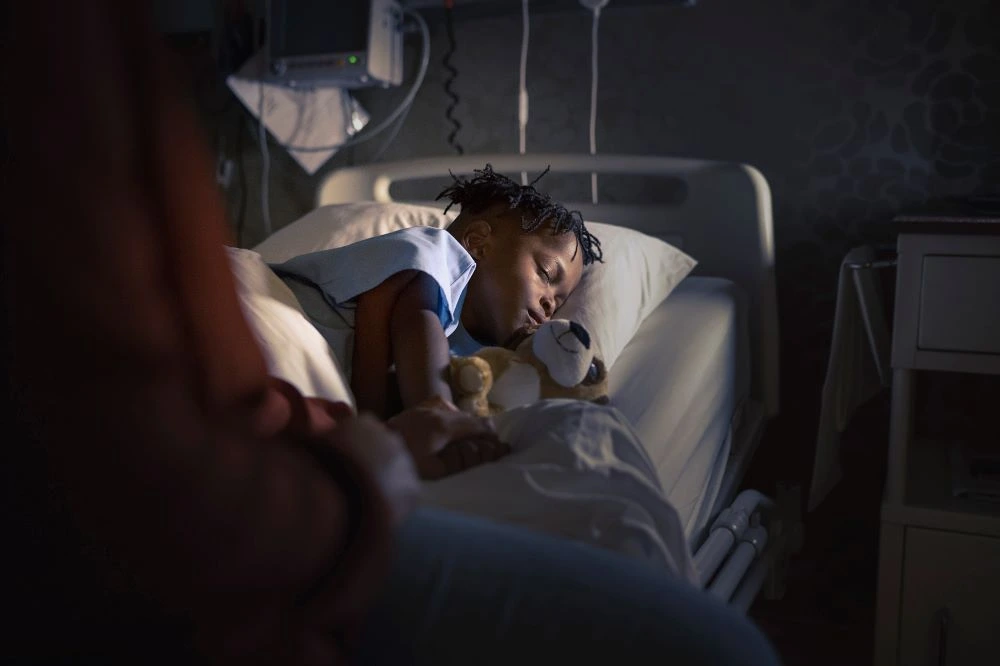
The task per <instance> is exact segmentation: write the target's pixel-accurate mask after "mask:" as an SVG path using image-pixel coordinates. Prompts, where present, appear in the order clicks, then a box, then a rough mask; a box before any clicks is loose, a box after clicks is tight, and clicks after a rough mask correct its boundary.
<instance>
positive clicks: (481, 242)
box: [460, 221, 583, 345]
mask: <svg viewBox="0 0 1000 666" xmlns="http://www.w3.org/2000/svg"><path fill="white" fill-rule="evenodd" d="M484 224H485V223H484ZM480 231H481V232H482V233H479V232H480ZM460 241H462V242H463V244H464V245H465V247H466V249H467V250H469V252H470V254H472V256H473V258H474V259H475V260H476V271H475V273H473V274H472V279H471V281H470V282H469V289H468V293H467V294H466V297H465V304H464V306H463V307H462V325H463V326H465V328H466V330H468V331H469V334H470V335H472V336H473V337H474V338H476V339H477V340H478V341H479V342H481V343H483V344H488V345H500V344H503V343H504V342H505V341H506V340H508V339H509V338H510V337H511V336H512V335H513V334H514V333H515V332H517V331H518V330H520V329H522V328H524V327H525V326H537V325H539V324H541V323H542V322H544V321H548V320H549V319H550V318H551V317H552V313H553V312H555V310H556V308H558V307H559V306H560V305H562V303H563V301H565V300H566V298H567V297H568V296H569V295H570V294H571V293H572V292H573V289H575V288H576V286H577V285H578V284H579V283H580V278H581V276H582V275H583V253H582V252H581V251H580V248H579V246H578V244H577V240H576V235H575V234H572V233H563V234H559V235H553V233H552V231H551V229H550V228H549V227H548V226H547V225H544V224H543V225H542V226H541V227H540V228H539V229H537V230H536V231H534V232H532V233H525V232H523V231H521V229H520V228H519V221H518V222H515V223H513V224H511V223H507V224H504V223H501V222H499V221H494V222H493V223H492V224H485V226H484V227H478V231H477V226H476V225H473V226H472V227H471V233H466V234H465V236H464V237H463V238H461V239H460Z"/></svg>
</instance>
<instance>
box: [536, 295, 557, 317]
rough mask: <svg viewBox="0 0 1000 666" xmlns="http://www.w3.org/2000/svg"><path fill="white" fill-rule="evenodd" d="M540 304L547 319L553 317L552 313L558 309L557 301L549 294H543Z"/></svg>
mask: <svg viewBox="0 0 1000 666" xmlns="http://www.w3.org/2000/svg"><path fill="white" fill-rule="evenodd" d="M540 305H541V306H542V313H543V314H544V315H545V318H546V319H549V318H551V317H552V313H553V312H555V311H556V305H555V302H554V301H553V300H552V299H551V298H549V297H548V296H542V299H541V302H540Z"/></svg>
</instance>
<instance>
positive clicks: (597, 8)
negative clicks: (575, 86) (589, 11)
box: [590, 0, 608, 205]
mask: <svg viewBox="0 0 1000 666" xmlns="http://www.w3.org/2000/svg"><path fill="white" fill-rule="evenodd" d="M607 4H608V1H607V0H603V1H601V0H598V2H597V3H596V4H595V5H594V7H593V9H594V21H593V24H592V27H591V31H590V154H591V155H596V154H597V69H598V67H597V65H598V62H599V60H598V51H597V46H598V39H597V35H598V32H597V29H598V26H599V25H600V23H601V8H602V7H604V6H605V5H607ZM590 199H591V202H592V203H593V204H595V205H596V204H597V173H596V172H592V173H591V174H590Z"/></svg>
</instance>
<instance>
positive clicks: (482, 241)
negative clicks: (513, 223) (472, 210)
mask: <svg viewBox="0 0 1000 666" xmlns="http://www.w3.org/2000/svg"><path fill="white" fill-rule="evenodd" d="M492 236H493V227H492V226H490V223H489V222H487V221H486V220H473V221H472V222H470V223H469V224H468V225H467V226H466V227H465V230H464V231H463V232H462V238H461V242H462V246H463V247H465V249H466V251H468V253H469V254H471V255H472V258H473V259H475V260H477V261H478V260H480V259H482V258H483V257H484V256H485V255H486V251H487V250H488V249H489V247H490V241H491V237H492Z"/></svg>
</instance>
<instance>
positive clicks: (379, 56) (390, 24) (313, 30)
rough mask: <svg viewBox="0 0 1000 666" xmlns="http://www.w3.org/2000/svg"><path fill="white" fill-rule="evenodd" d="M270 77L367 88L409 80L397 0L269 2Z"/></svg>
mask: <svg viewBox="0 0 1000 666" xmlns="http://www.w3.org/2000/svg"><path fill="white" fill-rule="evenodd" d="M269 4H270V15H269V17H268V18H269V23H270V31H269V32H270V34H269V39H268V40H267V42H268V49H269V51H268V56H269V61H270V71H269V72H268V77H269V80H270V81H271V82H273V83H281V84H283V85H288V86H296V87H298V86H303V87H316V86H334V87H338V88H367V87H370V86H382V87H388V86H395V85H399V84H400V83H402V81H403V34H402V22H403V17H402V12H401V10H400V7H399V4H398V3H397V2H395V0H269Z"/></svg>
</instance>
